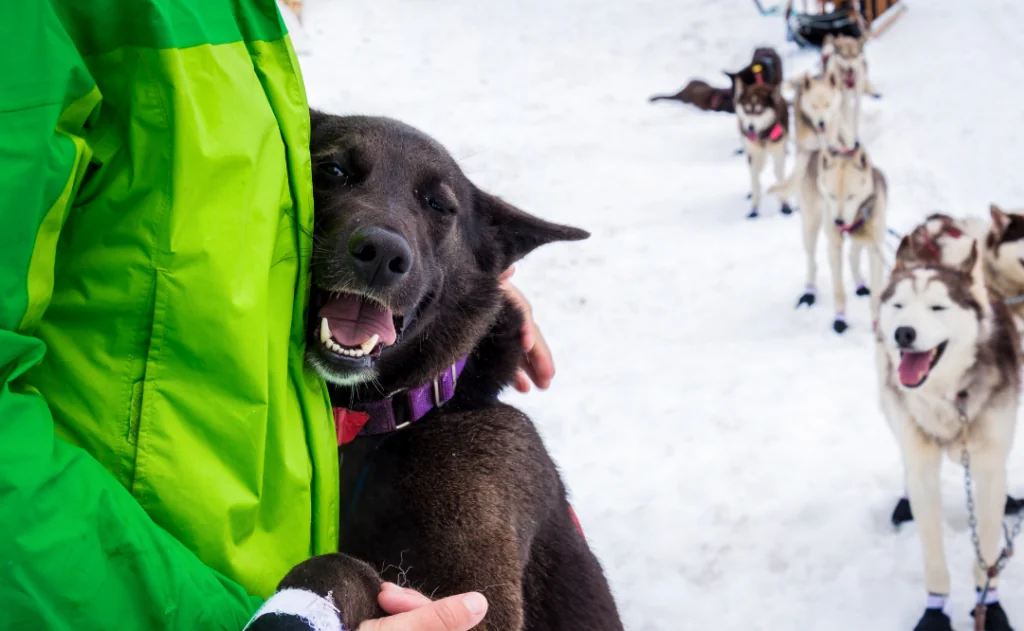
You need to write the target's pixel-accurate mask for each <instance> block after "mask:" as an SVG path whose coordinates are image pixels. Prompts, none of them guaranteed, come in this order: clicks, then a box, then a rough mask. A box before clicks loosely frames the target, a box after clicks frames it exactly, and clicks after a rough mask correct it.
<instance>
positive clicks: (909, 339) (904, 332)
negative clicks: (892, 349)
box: [896, 326, 917, 348]
mask: <svg viewBox="0 0 1024 631" xmlns="http://www.w3.org/2000/svg"><path fill="white" fill-rule="evenodd" d="M916 339H917V331H915V330H914V329H913V327H909V326H901V327H899V328H898V329H896V343H897V344H899V346H900V348H910V347H911V346H913V345H914V340H916Z"/></svg>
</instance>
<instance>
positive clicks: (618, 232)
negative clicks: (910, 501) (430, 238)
mask: <svg viewBox="0 0 1024 631" xmlns="http://www.w3.org/2000/svg"><path fill="white" fill-rule="evenodd" d="M765 2H766V3H770V2H771V0H765ZM798 4H799V3H798ZM973 4H974V3H971V2H964V1H962V0H927V1H925V0H911V1H910V2H909V5H910V6H909V11H908V13H907V14H906V15H905V16H904V17H903V18H902V19H901V20H900V21H899V22H898V23H897V24H896V25H895V26H894V27H893V28H892V29H891V30H889V31H888V32H887V33H886V34H885V35H884V36H883V37H882V38H880V39H879V40H877V41H875V42H872V43H871V44H870V46H869V48H868V57H869V60H870V71H871V78H872V81H873V82H874V84H875V86H876V87H877V88H878V89H879V90H880V91H882V92H883V93H884V99H882V100H881V101H872V100H867V101H866V102H865V106H864V115H863V122H862V141H863V142H864V144H865V145H866V147H867V148H868V150H869V152H870V154H871V156H872V158H873V159H874V160H875V162H876V164H877V165H878V166H879V167H880V168H881V169H882V170H883V171H884V172H885V174H886V176H887V177H888V180H889V185H890V200H891V201H890V208H889V217H890V219H889V223H890V225H891V226H892V227H893V228H894V229H896V230H899V231H903V230H906V229H907V228H909V227H912V226H913V225H914V224H915V223H916V222H917V221H918V220H920V219H921V218H923V217H924V216H925V214H926V213H928V212H931V211H934V210H940V209H941V210H945V211H949V212H952V213H955V214H961V215H979V216H986V215H987V209H988V204H989V203H990V202H992V201H995V202H999V203H1001V204H1004V205H1005V206H1006V207H1010V208H1015V207H1024V178H1022V177H1021V175H1020V157H1019V153H1020V147H1021V146H1024V104H1022V103H1024V102H1022V101H1021V99H1020V92H1019V86H1020V85H1022V83H1024V63H1022V62H1021V61H1020V50H1021V49H1022V45H1024V35H1021V31H1020V28H1019V25H1020V24H1022V23H1024V3H1021V2H1019V0H989V1H987V2H984V3H978V6H973ZM982 5H984V7H983V6H982ZM304 22H305V25H306V26H305V29H306V43H307V45H308V48H309V50H310V53H309V54H308V55H304V56H303V57H301V59H300V61H301V63H302V68H303V72H304V75H305V78H306V82H307V88H308V92H309V97H310V101H311V103H312V104H313V105H314V106H316V107H320V108H323V109H326V110H329V111H332V112H336V113H367V114H381V115H388V116H393V117H397V118H400V119H402V120H404V121H406V122H408V123H410V124H412V125H414V126H417V127H419V128H421V129H423V130H424V131H426V132H428V133H430V134H431V135H433V136H435V137H436V138H438V139H439V140H440V141H441V142H442V143H444V144H445V145H446V146H447V147H448V148H449V150H450V151H451V152H452V153H453V155H455V157H456V158H457V159H458V160H459V161H460V163H461V164H462V165H463V168H464V169H465V170H466V172H467V173H468V174H469V175H470V177H471V178H473V179H474V180H475V181H476V182H477V184H479V185H481V186H482V187H484V188H486V189H488V190H490V191H492V192H494V193H497V194H499V195H502V196H504V197H505V198H507V199H509V200H510V201H512V202H513V203H516V204H518V205H520V206H522V207H523V208H525V209H527V210H529V211H531V212H533V213H536V214H539V215H541V216H544V217H546V218H549V219H553V220H557V221H562V222H566V223H572V224H575V225H578V226H581V227H584V228H586V229H588V230H590V231H592V232H593V237H592V238H591V239H590V240H589V241H585V242H583V243H579V244H558V245H552V246H549V247H547V248H544V249H541V250H539V251H537V252H536V253H535V254H534V255H533V256H531V257H530V258H529V259H528V260H527V261H526V262H524V263H523V264H522V265H521V266H520V268H519V272H518V274H517V276H516V279H517V281H518V283H519V284H520V286H521V287H522V288H523V289H524V290H525V291H526V292H527V294H528V295H529V297H530V299H531V300H532V301H533V304H534V307H535V310H536V315H537V318H538V320H539V322H540V324H541V327H542V329H543V330H544V333H545V334H546V335H547V337H548V338H549V340H550V341H551V345H552V347H553V348H554V352H555V359H556V362H557V365H558V377H557V378H556V379H555V382H554V384H553V386H552V388H551V389H550V390H549V391H548V392H544V393H533V394H530V395H528V396H520V395H515V394H513V395H509V396H508V397H507V398H508V400H510V401H511V402H513V403H515V404H517V405H519V406H521V407H523V408H524V409H525V410H527V411H528V412H529V413H530V414H531V415H532V417H533V418H534V419H535V420H536V422H537V424H538V425H539V426H540V428H541V431H542V433H543V435H544V438H545V440H546V442H547V445H548V447H549V449H550V450H551V452H552V453H553V455H554V457H555V459H556V461H557V462H558V463H559V465H560V467H561V469H562V471H563V474H564V478H565V480H566V483H567V485H568V486H569V488H570V491H571V494H572V501H573V504H574V505H575V508H576V510H577V512H578V514H579V516H580V519H581V520H582V523H583V526H584V529H585V530H586V532H587V536H588V538H589V540H590V542H591V545H592V546H593V548H594V549H595V551H596V552H597V553H598V555H599V556H600V558H601V560H602V563H603V565H604V567H605V569H606V572H607V574H608V577H609V579H610V581H611V584H612V587H613V589H614V591H615V594H616V598H617V600H618V602H619V604H620V607H621V610H622V614H623V616H624V618H625V621H626V625H627V628H629V629H631V630H635V631H640V630H648V629H657V630H664V631H671V630H675V629H725V630H732V629H735V630H740V629H744V630H748V629H750V630H757V629H771V630H778V629H828V630H832V631H845V630H857V631H863V630H864V629H872V630H873V631H888V630H892V631H909V630H910V629H912V628H913V626H914V624H915V623H916V621H917V619H918V617H919V616H920V614H921V611H922V609H923V606H924V602H925V594H924V588H923V568H922V561H921V551H920V545H919V542H918V539H917V532H916V529H915V528H914V527H913V526H909V527H906V528H904V529H903V530H902V531H900V532H898V533H897V532H894V531H893V529H892V528H891V527H890V525H889V522H888V518H889V513H890V510H891V509H892V507H893V503H894V501H895V500H896V498H897V496H898V495H899V494H900V493H901V491H902V472H901V465H900V460H899V455H898V453H897V449H896V445H895V442H894V440H893V438H892V436H891V434H890V432H889V430H888V429H887V427H886V425H885V421H884V420H883V418H882V415H881V412H880V408H879V404H878V395H877V387H876V382H875V368H874V355H873V349H872V347H871V333H870V329H871V322H870V317H869V313H868V303H867V300H866V299H857V298H856V297H854V296H852V287H850V288H849V290H850V292H851V296H850V300H851V304H852V307H851V308H850V309H849V313H848V319H849V322H850V325H851V329H850V330H849V331H848V332H847V333H846V334H845V335H843V336H841V337H840V336H837V335H836V334H834V333H833V332H832V330H831V328H830V323H831V318H832V308H831V296H830V292H831V288H830V286H829V277H828V267H827V261H826V257H825V252H824V248H823V245H821V243H823V242H824V239H822V240H821V241H820V242H819V247H820V248H821V250H820V251H819V255H818V261H819V266H820V270H819V278H818V282H819V302H818V305H817V306H815V307H814V308H813V309H811V310H800V311H797V310H795V309H794V308H793V307H794V305H795V304H796V299H797V298H798V296H799V294H800V292H801V290H802V279H803V273H804V258H803V251H802V246H801V241H800V223H799V222H800V218H799V216H797V215H794V216H791V217H784V216H781V215H779V214H778V213H777V209H778V202H777V201H776V200H775V199H774V198H772V197H771V196H767V197H766V201H765V202H764V203H763V204H762V206H763V207H762V218H761V219H759V220H756V221H747V220H745V219H744V218H743V217H744V215H745V214H746V212H747V210H748V206H747V204H748V202H747V201H746V200H745V195H746V193H747V190H748V177H747V172H746V166H745V164H744V159H743V158H742V157H740V156H736V155H734V153H733V152H734V150H735V149H736V148H738V147H739V137H738V134H737V131H736V124H735V120H734V118H733V117H732V116H729V115H725V114H709V113H702V112H699V111H697V110H695V109H692V108H689V107H684V106H681V105H678V104H674V103H661V104H656V105H650V104H648V103H647V97H648V96H650V95H651V94H654V93H664V92H674V91H675V90H677V89H678V88H680V87H681V86H682V85H683V83H684V82H685V81H686V80H688V79H689V78H692V77H703V78H705V79H706V80H708V81H709V82H711V83H713V84H717V85H724V83H723V80H724V76H723V75H722V74H721V70H722V69H738V68H740V67H742V66H743V65H744V64H745V63H746V61H747V60H748V59H749V56H750V54H751V52H752V51H753V49H754V48H755V47H756V46H758V45H762V44H767V45H772V46H776V47H778V49H779V51H780V53H781V54H782V55H783V58H784V59H785V65H786V72H787V74H788V76H793V75H794V74H795V73H797V72H803V71H805V70H807V69H810V68H812V67H813V66H814V64H815V61H816V59H815V55H814V54H813V53H811V52H806V51H799V50H797V49H795V47H793V45H792V44H787V43H786V42H785V34H784V27H783V24H782V19H781V17H777V16H776V17H762V16H761V15H760V14H759V13H758V12H757V11H756V10H755V8H754V6H753V3H752V2H750V1H749V0H634V1H631V2H623V1H616V0H559V1H558V2H550V1H549V0H515V1H497V0H492V1H481V0H436V1H432V2H426V1H423V0H372V1H368V2H355V1H351V0H310V1H309V2H308V3H307V7H306V14H305V16H304ZM769 173H770V171H769V170H768V169H766V171H765V181H766V182H767V183H770V182H771V175H770V174H769ZM865 272H866V261H865ZM849 278H850V277H849V274H848V273H847V279H849ZM848 282H849V280H848ZM943 476H944V487H943V488H944V501H945V509H944V519H945V523H946V537H947V539H946V547H947V552H948V555H949V558H950V568H951V571H952V573H953V585H954V593H953V607H954V614H955V615H954V626H956V627H957V628H958V629H967V628H972V627H971V624H970V618H969V617H968V610H969V608H970V605H971V602H970V601H971V598H972V595H973V590H972V584H971V578H970V568H971V558H972V556H971V554H972V553H971V544H970V541H969V538H968V534H967V524H966V510H965V508H964V501H963V488H962V484H961V477H960V471H959V469H958V468H955V467H953V466H952V465H951V464H948V465H947V466H946V468H945V471H944V474H943ZM1010 485H1011V490H1012V491H1013V492H1015V493H1016V494H1024V450H1022V449H1020V445H1018V449H1017V450H1016V452H1015V453H1014V455H1013V457H1012V459H1011V472H1010ZM1001 592H1002V596H1003V602H1004V605H1005V607H1006V609H1007V610H1008V612H1009V614H1010V619H1011V621H1015V623H1016V625H1017V626H1018V627H1019V626H1024V558H1018V559H1017V560H1016V561H1015V562H1014V563H1011V565H1010V567H1009V569H1008V571H1007V574H1006V576H1005V581H1004V584H1003V587H1002V589H1001Z"/></svg>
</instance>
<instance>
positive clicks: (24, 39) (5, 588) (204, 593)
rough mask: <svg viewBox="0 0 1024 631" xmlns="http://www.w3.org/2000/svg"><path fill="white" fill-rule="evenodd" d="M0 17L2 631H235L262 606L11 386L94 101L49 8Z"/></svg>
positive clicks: (29, 361)
mask: <svg viewBox="0 0 1024 631" xmlns="http://www.w3.org/2000/svg"><path fill="white" fill-rule="evenodd" d="M12 12H13V13H14V15H13V16H12V15H11V13H12ZM0 13H3V14H4V15H3V16H0V24H3V27H0V32H2V34H3V37H0V77H3V79H2V81H3V85H2V86H0V629H60V630H63V629H85V630H88V629H109V628H118V629H189V630H192V629H230V630H233V631H237V630H239V629H241V628H243V627H244V626H245V624H246V622H247V621H248V619H249V618H250V616H251V615H252V614H253V612H254V611H255V610H256V609H257V607H258V606H259V604H260V603H259V601H258V599H255V598H252V597H250V596H248V595H247V594H246V592H245V590H244V589H242V588H241V587H240V586H239V585H237V584H235V583H232V582H231V581H229V580H227V579H226V578H224V577H223V576H221V575H219V574H217V573H216V572H214V571H213V570H211V569H209V568H208V567H206V566H205V565H203V563H202V562H201V561H200V560H199V559H198V558H197V557H196V556H195V555H194V554H192V552H190V551H189V550H188V548H186V546H185V545H183V544H182V543H181V542H179V541H177V540H175V539H174V538H172V537H171V536H170V535H169V534H168V533H167V532H166V531H165V530H163V529H161V528H160V527H159V526H157V525H156V524H155V523H154V522H153V521H152V520H151V519H150V518H149V516H148V515H147V514H146V513H145V511H143V510H142V508H141V507H140V506H139V505H138V504H137V503H136V501H135V500H134V498H133V497H132V496H131V494H130V493H129V492H128V491H127V490H126V489H125V488H124V487H122V486H121V485H120V484H119V483H118V482H117V481H116V480H115V478H114V477H113V476H112V475H111V474H109V473H108V472H107V471H106V470H105V469H104V468H103V467H102V466H101V465H100V464H99V462H98V461H96V460H95V459H93V458H92V457H91V456H90V455H89V454H87V453H86V452H84V451H83V450H81V449H79V448H77V447H74V446H72V445H71V444H70V443H67V442H65V441H63V440H62V439H60V438H59V437H58V436H56V435H55V431H54V422H53V418H52V416H51V413H50V411H49V409H48V407H47V404H46V401H45V400H43V398H42V397H41V396H40V395H39V394H38V393H37V392H34V391H32V390H31V389H30V388H28V387H25V386H19V376H21V375H23V374H24V373H25V372H26V371H28V370H30V369H31V368H32V366H33V365H35V364H36V363H38V362H39V361H40V359H41V358H42V357H43V354H44V353H45V352H46V348H45V346H44V344H43V342H42V341H41V340H39V339H37V338H35V337H33V330H34V329H35V327H36V325H37V324H38V322H39V320H40V318H41V316H42V314H43V312H44V311H45V309H46V305H47V303H48V301H49V299H50V296H51V295H52V289H53V270H54V263H55V256H56V252H57V242H58V238H59V236H60V232H61V229H62V227H63V224H64V221H65V218H66V217H67V214H68V212H69V209H70V208H71V206H72V201H73V199H74V194H75V191H76V189H77V187H78V186H79V184H80V183H81V181H82V179H83V177H85V174H86V172H87V165H88V163H89V159H90V155H91V151H90V149H89V146H88V144H87V143H86V142H85V141H84V140H83V135H84V129H85V128H86V127H87V126H88V120H89V118H90V116H92V115H94V114H95V112H96V111H97V108H98V107H99V106H100V102H101V95H100V93H99V91H98V89H97V87H96V85H95V83H94V82H93V80H92V78H91V77H90V75H89V72H88V70H87V68H86V66H85V64H84V63H83V61H82V59H81V56H80V55H79V53H78V51H77V50H76V49H75V46H74V45H73V43H72V41H71V39H70V38H69V37H68V35H67V33H66V31H65V29H64V28H63V26H62V24H61V22H60V20H58V19H57V17H56V16H55V15H54V14H53V10H52V8H51V7H50V4H49V3H48V2H18V3H12V6H11V7H5V8H4V9H3V10H2V11H0ZM8 27H11V28H8ZM98 422H102V421H98Z"/></svg>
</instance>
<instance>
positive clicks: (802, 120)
mask: <svg viewBox="0 0 1024 631" xmlns="http://www.w3.org/2000/svg"><path fill="white" fill-rule="evenodd" d="M793 83H794V85H793V88H794V90H795V92H796V97H795V98H794V100H793V113H794V117H795V123H794V129H795V135H796V161H795V163H794V165H793V172H792V173H790V175H789V177H788V178H787V180H786V182H784V183H782V184H778V185H776V186H775V187H773V188H771V189H769V192H770V193H778V192H779V191H782V190H789V189H791V188H792V186H791V185H790V182H792V181H794V180H795V181H800V180H802V178H803V176H804V171H805V170H806V168H807V161H808V159H809V158H810V155H811V153H812V152H814V151H818V150H821V149H836V148H841V149H842V150H843V151H846V150H847V149H846V147H847V146H848V145H847V138H849V137H850V134H848V133H846V132H845V131H844V130H843V129H842V126H843V125H842V122H843V121H842V116H841V111H842V104H843V96H842V91H841V90H840V87H839V78H838V75H837V74H836V73H835V72H831V73H828V74H826V75H822V76H818V77H812V76H810V75H804V76H803V78H802V79H800V80H798V81H795V82H793ZM850 144H852V143H850ZM804 221H805V222H806V218H805V219H804Z"/></svg>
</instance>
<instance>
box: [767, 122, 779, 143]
mask: <svg viewBox="0 0 1024 631" xmlns="http://www.w3.org/2000/svg"><path fill="white" fill-rule="evenodd" d="M768 137H769V138H771V139H772V140H778V139H779V138H782V125H780V124H778V123H775V127H772V130H771V131H770V132H768Z"/></svg>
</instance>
